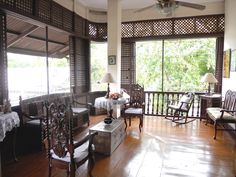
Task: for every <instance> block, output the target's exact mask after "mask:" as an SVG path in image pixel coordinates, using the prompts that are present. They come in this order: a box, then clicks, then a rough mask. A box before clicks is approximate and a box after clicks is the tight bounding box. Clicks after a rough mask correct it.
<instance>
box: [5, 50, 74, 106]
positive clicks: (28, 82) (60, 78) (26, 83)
mask: <svg viewBox="0 0 236 177" xmlns="http://www.w3.org/2000/svg"><path fill="white" fill-rule="evenodd" d="M69 78H70V71H69V61H68V60H67V59H66V58H62V59H57V58H54V59H52V58H49V91H48V90H47V65H46V59H45V57H38V56H31V55H22V54H13V53H8V89H9V99H10V101H11V104H12V105H18V104H19V96H21V97H22V99H27V98H32V97H36V96H40V95H45V94H47V93H48V92H49V93H60V92H69V91H70V80H69Z"/></svg>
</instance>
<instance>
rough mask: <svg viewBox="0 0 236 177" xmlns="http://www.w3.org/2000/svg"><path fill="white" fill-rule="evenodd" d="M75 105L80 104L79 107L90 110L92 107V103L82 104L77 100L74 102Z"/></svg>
mask: <svg viewBox="0 0 236 177" xmlns="http://www.w3.org/2000/svg"><path fill="white" fill-rule="evenodd" d="M73 103H75V104H78V105H82V106H86V107H88V108H90V107H92V103H80V102H78V101H76V100H73Z"/></svg>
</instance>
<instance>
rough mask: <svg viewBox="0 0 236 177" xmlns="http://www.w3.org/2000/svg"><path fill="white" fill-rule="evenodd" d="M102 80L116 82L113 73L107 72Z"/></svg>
mask: <svg viewBox="0 0 236 177" xmlns="http://www.w3.org/2000/svg"><path fill="white" fill-rule="evenodd" d="M101 82H102V83H113V82H114V79H113V77H112V75H111V73H106V74H105V75H104V76H103V78H102V80H101Z"/></svg>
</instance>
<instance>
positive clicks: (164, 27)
mask: <svg viewBox="0 0 236 177" xmlns="http://www.w3.org/2000/svg"><path fill="white" fill-rule="evenodd" d="M171 34H172V20H162V21H153V36H166V35H171Z"/></svg>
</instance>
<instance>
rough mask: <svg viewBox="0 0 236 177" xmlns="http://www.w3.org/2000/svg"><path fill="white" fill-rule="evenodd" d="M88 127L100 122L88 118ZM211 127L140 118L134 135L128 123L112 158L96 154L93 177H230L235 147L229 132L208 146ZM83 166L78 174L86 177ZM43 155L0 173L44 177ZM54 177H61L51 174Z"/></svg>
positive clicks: (234, 169)
mask: <svg viewBox="0 0 236 177" xmlns="http://www.w3.org/2000/svg"><path fill="white" fill-rule="evenodd" d="M91 119H92V120H93V121H92V124H93V123H96V122H98V121H101V120H102V119H103V116H98V117H92V118H91ZM213 133H214V132H213V127H212V125H207V126H206V125H205V124H204V122H200V121H199V120H195V121H193V122H191V123H188V124H184V125H176V124H175V123H172V122H171V121H169V120H166V119H164V118H161V117H145V120H144V128H143V131H142V133H139V129H138V121H137V119H133V121H132V127H129V128H128V129H127V136H126V138H125V140H124V141H123V142H122V144H120V146H119V147H118V148H117V149H116V150H115V151H114V152H113V153H112V155H111V156H102V155H99V154H96V165H95V168H94V170H93V175H94V177H164V176H165V177H167V176H174V177H176V176H179V177H192V176H194V177H235V175H236V153H235V152H236V141H235V138H233V137H232V136H230V135H229V134H228V132H219V134H218V137H217V140H213ZM86 165H87V164H85V165H84V166H82V167H80V168H79V169H78V170H77V177H85V176H87V173H86ZM46 176H47V159H46V153H45V152H39V153H35V154H30V155H27V156H23V157H19V161H18V162H16V163H10V164H8V165H5V166H4V167H3V177H46ZM53 176H54V177H64V176H66V174H65V172H64V171H60V170H54V171H53Z"/></svg>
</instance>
